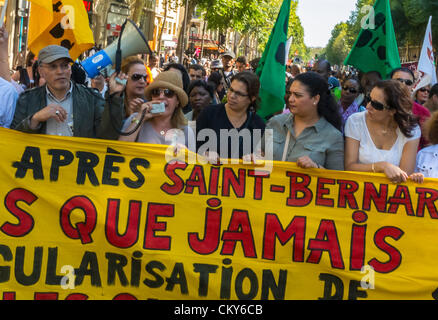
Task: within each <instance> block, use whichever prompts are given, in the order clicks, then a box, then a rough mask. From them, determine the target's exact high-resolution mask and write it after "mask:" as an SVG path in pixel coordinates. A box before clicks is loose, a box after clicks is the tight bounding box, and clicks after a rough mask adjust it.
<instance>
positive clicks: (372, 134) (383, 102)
mask: <svg viewBox="0 0 438 320" xmlns="http://www.w3.org/2000/svg"><path fill="white" fill-rule="evenodd" d="M367 101H369V102H368V104H367V106H366V109H367V110H366V111H365V112H358V113H355V114H353V115H351V116H350V117H349V118H348V120H347V123H346V125H345V170H349V171H368V172H381V173H384V174H385V175H386V176H387V177H388V178H389V179H390V180H391V181H392V182H393V183H400V182H405V181H406V180H407V179H409V178H412V177H411V175H412V173H413V172H414V169H415V157H416V154H417V149H418V143H419V141H420V137H421V129H420V127H419V126H418V120H417V118H416V117H415V116H414V115H413V114H412V111H411V110H412V101H411V99H410V95H409V92H408V90H407V89H406V87H405V86H404V85H403V84H401V83H400V82H398V81H395V80H385V81H379V82H378V83H377V84H376V85H375V86H374V88H373V89H372V90H371V93H370V97H369V99H367Z"/></svg>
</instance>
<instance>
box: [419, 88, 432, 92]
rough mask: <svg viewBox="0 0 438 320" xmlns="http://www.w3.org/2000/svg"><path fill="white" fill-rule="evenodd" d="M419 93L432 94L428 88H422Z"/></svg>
mask: <svg viewBox="0 0 438 320" xmlns="http://www.w3.org/2000/svg"><path fill="white" fill-rule="evenodd" d="M418 91H421V92H427V93H429V92H430V90H429V89H427V88H421V89H418Z"/></svg>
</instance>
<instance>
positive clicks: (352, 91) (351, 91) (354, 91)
mask: <svg viewBox="0 0 438 320" xmlns="http://www.w3.org/2000/svg"><path fill="white" fill-rule="evenodd" d="M342 90H345V91H348V92H350V93H353V94H355V93H357V90H356V89H355V88H351V87H343V88H342Z"/></svg>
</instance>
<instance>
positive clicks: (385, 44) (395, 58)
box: [344, 0, 400, 78]
mask: <svg viewBox="0 0 438 320" xmlns="http://www.w3.org/2000/svg"><path fill="white" fill-rule="evenodd" d="M344 65H351V66H353V67H355V68H356V69H358V70H360V71H362V72H369V71H379V72H380V74H381V75H382V77H383V78H388V77H389V75H390V73H391V70H393V69H395V68H399V67H400V56H399V52H398V47H397V41H396V38H395V32H394V26H393V24H392V16H391V7H390V5H389V0H377V1H376V2H375V3H374V7H373V10H370V12H369V14H368V16H367V17H365V18H364V19H363V21H362V29H361V30H360V33H359V36H358V37H357V39H356V42H355V43H354V46H353V48H352V49H351V51H350V53H349V54H348V56H347V58H346V59H345V61H344Z"/></svg>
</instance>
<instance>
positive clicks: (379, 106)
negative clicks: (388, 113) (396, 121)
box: [367, 96, 389, 111]
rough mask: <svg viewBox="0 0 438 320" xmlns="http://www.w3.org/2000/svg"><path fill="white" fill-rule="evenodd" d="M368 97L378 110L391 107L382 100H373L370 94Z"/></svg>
mask: <svg viewBox="0 0 438 320" xmlns="http://www.w3.org/2000/svg"><path fill="white" fill-rule="evenodd" d="M367 99H368V101H369V102H370V104H371V106H372V107H373V108H374V109H376V110H379V111H382V110H383V109H389V107H388V106H385V105H384V104H383V103H380V102H378V101H374V100H371V97H370V96H367Z"/></svg>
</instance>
